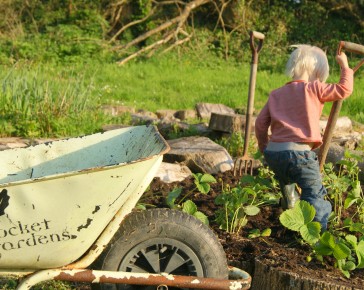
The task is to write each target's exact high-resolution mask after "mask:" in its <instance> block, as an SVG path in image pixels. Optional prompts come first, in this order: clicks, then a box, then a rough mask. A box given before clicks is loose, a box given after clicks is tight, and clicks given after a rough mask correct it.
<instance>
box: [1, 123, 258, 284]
mask: <svg viewBox="0 0 364 290" xmlns="http://www.w3.org/2000/svg"><path fill="white" fill-rule="evenodd" d="M168 150H169V146H168V144H167V142H166V141H165V140H164V139H163V137H162V136H161V135H160V134H159V132H158V130H157V129H156V128H155V127H154V126H135V127H127V128H122V129H116V130H111V131H108V132H104V133H97V134H92V135H87V136H81V137H76V138H70V139H64V140H57V141H53V142H48V143H44V144H39V145H35V146H30V147H27V148H16V149H9V150H5V151H1V152H0V162H1V166H0V278H3V279H4V278H13V279H17V280H19V281H20V283H19V284H18V286H17V288H16V289H18V290H23V289H30V288H31V287H32V286H34V285H35V284H37V283H39V282H42V281H47V280H62V281H75V282H89V283H92V284H91V285H92V287H93V289H133V287H136V285H142V286H144V287H145V288H146V287H147V286H146V285H149V287H152V289H153V288H155V289H156V288H159V289H161V288H163V289H167V288H168V287H179V288H196V289H201V288H202V289H229V288H231V287H233V288H234V289H248V288H250V283H251V277H250V275H249V274H248V273H246V272H245V271H243V270H240V269H238V268H229V267H228V266H227V262H226V257H225V253H224V251H223V248H222V246H221V244H220V243H219V241H218V239H217V237H216V236H215V235H214V234H213V232H212V231H211V229H210V228H208V227H207V226H205V225H203V224H202V223H201V222H199V221H198V220H197V219H195V218H193V217H192V216H190V215H187V214H184V213H182V212H181V211H173V210H169V209H153V210H145V211H137V210H135V206H136V204H137V202H138V200H139V199H140V197H141V195H142V194H143V192H144V191H145V189H146V188H147V187H148V185H149V184H150V182H151V181H152V179H153V177H154V176H155V173H156V171H157V170H158V168H159V166H160V164H161V162H162V159H163V154H165V153H166V152H168ZM229 277H230V278H229ZM142 288H143V287H142ZM148 289H149V288H148Z"/></svg>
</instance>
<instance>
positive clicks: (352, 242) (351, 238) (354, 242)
mask: <svg viewBox="0 0 364 290" xmlns="http://www.w3.org/2000/svg"><path fill="white" fill-rule="evenodd" d="M345 239H346V240H347V241H348V242H349V244H350V245H351V247H352V248H353V249H354V250H355V249H356V248H357V244H358V239H357V238H356V236H354V235H346V236H345Z"/></svg>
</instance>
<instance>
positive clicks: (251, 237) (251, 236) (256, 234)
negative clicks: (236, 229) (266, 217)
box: [248, 229, 261, 239]
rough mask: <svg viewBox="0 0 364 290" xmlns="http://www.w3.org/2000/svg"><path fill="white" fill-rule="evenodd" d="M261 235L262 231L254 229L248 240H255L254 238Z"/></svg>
mask: <svg viewBox="0 0 364 290" xmlns="http://www.w3.org/2000/svg"><path fill="white" fill-rule="evenodd" d="M260 235H261V233H260V230H259V229H253V230H251V231H250V233H249V235H248V238H249V239H253V238H257V237H259V236H260Z"/></svg>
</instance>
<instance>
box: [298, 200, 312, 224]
mask: <svg viewBox="0 0 364 290" xmlns="http://www.w3.org/2000/svg"><path fill="white" fill-rule="evenodd" d="M296 204H297V207H299V208H300V209H301V211H302V215H303V219H304V223H305V224H307V223H309V222H311V221H312V220H313V219H314V217H315V214H316V210H315V208H314V207H313V206H312V205H311V204H309V203H308V202H307V201H304V200H301V201H300V202H298V203H296ZM295 207H296V205H295Z"/></svg>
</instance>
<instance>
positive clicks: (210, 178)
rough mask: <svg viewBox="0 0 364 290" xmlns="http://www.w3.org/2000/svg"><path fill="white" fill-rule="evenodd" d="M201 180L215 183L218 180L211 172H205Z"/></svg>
mask: <svg viewBox="0 0 364 290" xmlns="http://www.w3.org/2000/svg"><path fill="white" fill-rule="evenodd" d="M200 182H201V183H202V182H206V183H213V182H216V179H215V177H213V176H212V175H211V174H207V173H206V174H204V175H202V177H201V178H200Z"/></svg>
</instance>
